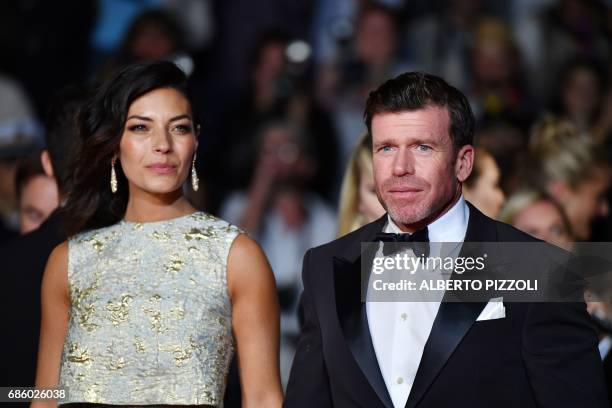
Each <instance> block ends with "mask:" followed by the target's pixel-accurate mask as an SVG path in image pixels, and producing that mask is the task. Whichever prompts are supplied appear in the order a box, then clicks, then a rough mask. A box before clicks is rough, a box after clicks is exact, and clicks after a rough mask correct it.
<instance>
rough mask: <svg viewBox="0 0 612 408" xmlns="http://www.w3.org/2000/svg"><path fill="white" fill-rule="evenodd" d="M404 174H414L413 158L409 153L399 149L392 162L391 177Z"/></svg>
mask: <svg viewBox="0 0 612 408" xmlns="http://www.w3.org/2000/svg"><path fill="white" fill-rule="evenodd" d="M405 174H414V157H412V154H411V153H410V152H409V151H407V150H405V149H399V150H398V152H397V154H396V155H395V159H394V160H393V175H394V176H397V177H399V176H403V175H405Z"/></svg>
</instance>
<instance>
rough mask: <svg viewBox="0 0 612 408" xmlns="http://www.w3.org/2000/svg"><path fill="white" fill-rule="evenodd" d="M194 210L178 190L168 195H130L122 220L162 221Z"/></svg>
mask: <svg viewBox="0 0 612 408" xmlns="http://www.w3.org/2000/svg"><path fill="white" fill-rule="evenodd" d="M195 210H196V209H195V208H194V207H193V205H191V203H190V202H189V201H188V200H187V199H186V198H185V197H184V196H183V195H182V193H181V191H180V190H179V191H177V192H173V193H168V194H150V193H146V192H139V193H137V194H132V193H130V198H129V200H128V204H127V207H126V210H125V214H124V215H123V219H124V220H126V221H132V222H154V221H163V220H168V219H172V218H176V217H180V216H183V215H187V214H191V213H192V212H194V211H195Z"/></svg>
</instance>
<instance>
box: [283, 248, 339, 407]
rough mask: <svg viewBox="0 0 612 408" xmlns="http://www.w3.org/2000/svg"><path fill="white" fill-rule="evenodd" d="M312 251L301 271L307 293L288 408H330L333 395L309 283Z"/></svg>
mask: <svg viewBox="0 0 612 408" xmlns="http://www.w3.org/2000/svg"><path fill="white" fill-rule="evenodd" d="M310 254H311V251H310V250H309V251H308V252H306V255H305V256H304V264H303V267H302V281H303V283H304V292H303V293H302V297H301V301H300V312H301V313H302V316H303V319H304V320H303V324H302V331H301V334H300V339H299V341H298V345H297V351H296V353H295V357H294V359H293V366H292V367H291V375H290V376H289V384H288V385H287V393H286V397H285V404H284V406H285V407H286V408H300V407H304V408H311V407H317V408H319V407H320V408H325V407H331V406H332V402H331V393H330V389H329V378H328V376H327V369H326V368H325V361H324V359H323V346H322V341H321V329H320V327H319V319H318V317H317V313H316V310H315V306H314V303H313V292H312V288H311V286H310V282H309V279H308V277H309V274H310V273H312V271H310V268H311V265H310V263H309V258H310Z"/></svg>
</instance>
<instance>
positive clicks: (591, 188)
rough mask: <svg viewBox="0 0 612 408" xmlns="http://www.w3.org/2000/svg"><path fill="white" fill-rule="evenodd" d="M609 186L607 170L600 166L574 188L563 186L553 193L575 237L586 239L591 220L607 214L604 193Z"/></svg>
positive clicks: (606, 201)
mask: <svg viewBox="0 0 612 408" xmlns="http://www.w3.org/2000/svg"><path fill="white" fill-rule="evenodd" d="M609 187H610V182H609V171H608V169H606V168H600V169H597V170H595V171H593V172H592V175H591V177H590V178H587V179H585V180H584V181H583V182H582V183H580V184H579V185H578V186H577V187H576V188H573V189H572V188H570V187H565V188H563V189H562V190H561V191H560V192H556V193H557V194H554V196H555V198H556V199H557V200H558V202H559V203H560V204H561V205H562V206H563V209H564V210H565V213H566V214H567V218H568V219H569V221H570V224H571V226H572V232H573V233H574V235H575V237H576V239H578V240H583V241H584V240H588V239H589V238H590V236H591V223H592V222H593V220H594V219H595V218H597V217H605V216H607V215H608V213H609V208H608V199H607V197H606V195H607V192H608V188H609Z"/></svg>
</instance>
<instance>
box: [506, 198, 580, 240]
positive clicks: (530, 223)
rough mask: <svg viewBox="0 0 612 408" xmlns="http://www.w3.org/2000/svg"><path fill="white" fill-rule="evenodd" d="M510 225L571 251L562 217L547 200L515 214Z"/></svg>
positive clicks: (568, 235)
mask: <svg viewBox="0 0 612 408" xmlns="http://www.w3.org/2000/svg"><path fill="white" fill-rule="evenodd" d="M512 225H513V226H514V227H516V228H518V229H520V230H521V231H523V232H526V233H527V234H529V235H533V236H534V237H536V238H538V239H541V240H542V241H546V242H548V243H551V244H554V245H557V246H558V247H561V248H564V249H566V250H569V249H571V248H570V247H571V242H572V237H571V235H570V233H569V231H568V228H567V225H566V224H565V221H564V219H563V215H562V214H561V212H560V211H559V209H558V208H557V207H556V206H555V204H553V203H551V202H550V201H548V200H540V201H536V202H534V203H533V204H531V205H528V206H526V207H525V208H523V209H522V210H520V211H519V212H517V213H516V215H515V216H514V219H513V221H512Z"/></svg>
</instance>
